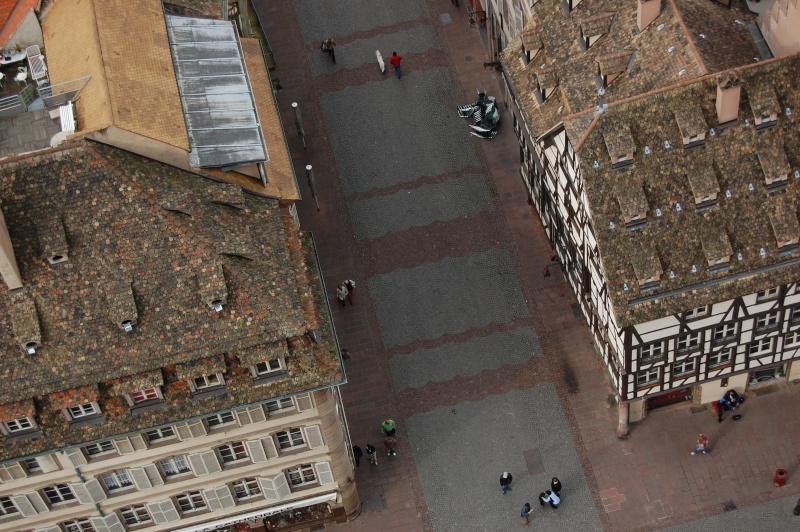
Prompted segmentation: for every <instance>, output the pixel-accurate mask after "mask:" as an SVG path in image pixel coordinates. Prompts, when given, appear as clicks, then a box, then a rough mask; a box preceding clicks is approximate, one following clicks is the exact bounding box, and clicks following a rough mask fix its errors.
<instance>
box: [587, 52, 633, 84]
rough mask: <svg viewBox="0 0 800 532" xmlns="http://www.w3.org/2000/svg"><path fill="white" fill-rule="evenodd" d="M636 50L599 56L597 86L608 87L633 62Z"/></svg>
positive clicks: (628, 68)
mask: <svg viewBox="0 0 800 532" xmlns="http://www.w3.org/2000/svg"><path fill="white" fill-rule="evenodd" d="M634 56H635V53H634V52H618V53H614V54H608V55H603V56H600V57H598V58H597V76H596V78H595V82H596V84H597V88H606V87H608V86H609V85H610V84H611V82H612V81H614V80H615V79H617V78H618V77H619V76H620V75H622V74H623V73H624V72H627V71H628V70H630V68H631V65H632V64H633V58H634Z"/></svg>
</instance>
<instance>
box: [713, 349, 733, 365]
mask: <svg viewBox="0 0 800 532" xmlns="http://www.w3.org/2000/svg"><path fill="white" fill-rule="evenodd" d="M732 352H733V350H732V349H731V348H730V347H729V348H727V349H723V350H722V351H718V352H716V353H711V354H710V355H708V366H709V367H711V368H713V367H716V366H724V365H726V364H730V362H731V353H732Z"/></svg>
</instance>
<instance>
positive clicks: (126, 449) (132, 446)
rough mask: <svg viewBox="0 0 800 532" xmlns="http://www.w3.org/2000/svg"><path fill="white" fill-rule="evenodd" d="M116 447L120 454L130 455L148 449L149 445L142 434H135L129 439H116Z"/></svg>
mask: <svg viewBox="0 0 800 532" xmlns="http://www.w3.org/2000/svg"><path fill="white" fill-rule="evenodd" d="M114 446H115V447H116V448H117V451H119V454H128V453H132V452H135V451H143V450H145V449H147V444H146V443H145V441H144V437H142V435H141V434H133V435H131V436H129V437H127V438H116V439H115V440H114Z"/></svg>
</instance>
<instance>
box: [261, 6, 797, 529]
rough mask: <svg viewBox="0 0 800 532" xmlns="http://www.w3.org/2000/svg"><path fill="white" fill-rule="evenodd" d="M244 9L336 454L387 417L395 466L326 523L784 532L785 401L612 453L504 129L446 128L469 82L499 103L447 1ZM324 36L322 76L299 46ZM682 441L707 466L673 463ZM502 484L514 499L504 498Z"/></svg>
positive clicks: (478, 44)
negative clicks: (340, 411) (697, 441)
mask: <svg viewBox="0 0 800 532" xmlns="http://www.w3.org/2000/svg"><path fill="white" fill-rule="evenodd" d="M254 5H255V8H256V10H257V12H258V14H259V17H260V20H261V21H262V24H263V25H264V30H265V33H266V35H267V37H268V39H269V41H270V45H271V47H272V49H273V52H274V54H275V58H276V62H277V65H278V68H277V69H276V70H275V71H274V72H273V73H272V75H273V80H274V79H275V78H278V79H280V85H281V86H282V87H283V90H282V92H279V93H278V94H277V95H276V97H277V100H278V103H279V106H280V109H281V111H282V118H283V123H284V126H285V127H286V131H287V137H288V139H289V147H290V149H291V151H292V156H293V159H294V163H295V170H296V172H297V175H298V179H299V181H300V182H301V190H302V193H303V196H304V198H305V199H306V201H303V202H301V203H300V204H299V205H298V211H299V216H300V220H301V225H302V227H303V228H304V229H305V230H310V231H312V232H313V234H314V238H315V242H316V245H317V248H318V251H319V257H320V262H321V264H322V270H323V275H324V279H325V282H326V284H327V287H328V292H329V293H330V294H329V297H330V298H331V302H332V303H333V304H332V309H333V312H334V320H335V322H336V328H337V333H338V335H339V339H340V343H341V345H342V346H343V347H346V348H348V350H349V352H350V354H351V355H352V359H351V360H350V361H348V362H347V363H346V366H347V377H348V381H349V382H348V384H347V385H346V386H344V387H343V388H342V394H343V398H344V402H345V408H346V415H347V418H348V421H349V426H350V432H351V435H352V438H353V441H354V442H355V443H356V444H358V445H360V446H361V447H364V445H365V443H366V442H372V443H373V444H374V445H376V447H378V448H379V449H381V450H382V447H383V446H382V444H381V443H380V442H381V436H380V433H379V426H380V422H381V420H382V419H384V418H385V417H392V418H394V419H395V420H397V422H398V438H399V445H398V455H397V456H396V457H391V458H390V457H387V456H386V455H385V454H382V455H381V456H380V457H379V465H378V466H370V465H369V463H368V462H367V461H366V459H365V460H363V462H362V464H361V467H360V468H359V469H358V470H357V481H358V489H359V494H360V496H361V500H362V502H363V512H362V514H361V516H360V517H359V518H358V519H357V520H355V521H354V522H352V523H348V524H347V525H337V526H329V527H328V528H337V529H339V528H341V529H347V530H370V531H373V530H404V531H405V530H409V531H412V530H433V529H436V530H449V529H461V530H506V529H514V528H519V527H521V526H522V525H521V520H520V519H519V517H518V516H519V507H521V506H522V503H523V502H531V503H532V504H533V506H534V526H535V527H536V528H537V529H540V530H565V529H574V530H595V529H600V528H602V529H605V530H632V529H641V530H651V529H659V528H667V527H670V526H681V525H684V524H686V523H690V522H692V521H695V520H698V519H710V520H709V521H707V523H709V524H708V527H709V529H711V530H716V529H720V530H721V526H723V524H724V523H726V521H725V519H728V516H735V515H737V514H739V513H741V514H742V515H743V516H745V515H747V516H755V517H754V518H757V519H764V524H765V527H764V528H765V529H769V530H778V531H780V530H790V529H791V530H797V527H795V528H786V526H787V523H788V524H789V525H791V524H793V523H800V521H798V520H795V521H791V520H790V519H787V513H786V512H787V511H790V510H791V507H787V506H788V505H789V504H790V502H791V499H792V497H794V496H796V495H797V494H798V493H800V483H795V482H793V481H792V480H793V475H796V474H797V473H798V471H797V470H798V467H799V465H798V459H797V457H798V455H800V397H799V395H800V386H797V385H793V384H785V383H783V384H778V385H775V390H776V391H775V393H766V394H763V395H760V396H757V395H756V394H754V393H750V394H748V402H747V403H746V405H745V408H744V410H743V414H744V419H742V420H741V421H739V422H736V424H734V422H733V421H730V420H726V421H725V422H723V423H722V424H717V423H716V417H715V416H713V415H712V414H711V413H710V412H709V411H707V410H704V409H702V408H701V409H697V408H695V409H689V408H686V406H684V405H679V406H677V407H668V408H666V409H662V410H660V411H654V412H652V413H651V414H650V417H649V418H648V419H647V420H646V421H645V422H644V423H641V424H637V425H635V426H634V428H633V430H632V437H631V439H629V440H627V441H619V440H617V439H616V437H615V435H614V428H615V426H616V419H617V409H616V406H615V405H614V404H613V395H611V389H610V388H609V386H608V383H607V380H606V372H605V369H604V368H603V366H602V363H601V362H600V360H599V358H598V357H597V356H596V354H595V352H594V349H593V347H592V345H591V340H590V338H589V336H588V332H587V330H586V327H585V325H584V322H583V320H582V319H581V318H580V317H579V316H577V315H576V310H575V309H576V308H577V307H576V306H575V305H574V298H573V296H572V294H571V292H570V290H569V288H568V286H567V285H566V283H565V282H564V279H563V277H562V276H561V274H560V273H559V272H557V271H556V270H553V273H554V274H553V276H552V277H551V278H549V279H544V278H543V277H542V274H541V271H542V268H543V265H544V264H546V263H548V262H549V257H550V255H551V251H550V247H549V244H548V242H547V240H546V238H545V236H544V234H543V231H542V229H541V226H540V224H539V221H538V219H537V218H536V216H535V215H534V212H533V210H532V208H531V207H530V206H529V205H528V204H527V203H526V201H525V197H526V196H525V190H524V187H523V185H522V182H521V180H520V178H519V173H518V172H519V170H518V164H519V146H518V144H517V141H516V139H515V137H514V135H513V130H512V128H511V123H510V117H509V116H508V114H507V113H504V114H503V121H504V122H503V123H502V124H501V127H500V133H499V134H498V136H497V137H495V138H494V139H492V140H490V141H485V140H479V139H476V138H474V137H471V136H469V135H468V133H467V125H466V123H465V122H463V121H461V120H460V119H458V118H457V116H456V113H455V108H456V106H457V105H458V104H462V103H467V102H470V101H472V100H474V98H475V91H476V89H478V88H483V89H486V90H487V91H488V92H489V94H493V95H495V96H497V97H498V99H500V97H501V90H500V86H499V83H500V81H501V80H500V77H499V74H498V73H495V72H493V71H491V70H486V69H484V68H483V66H482V65H483V61H485V60H486V54H485V50H484V48H483V44H482V41H481V39H480V36H479V33H478V29H475V28H469V27H468V25H467V13H466V10H465V9H464V6H463V5H462V8H461V9H460V10H457V9H456V8H455V6H454V5H453V4H452V3H450V2H447V1H446V0H431V1H427V2H426V1H423V0H408V1H404V2H395V3H392V4H385V5H384V3H375V2H368V1H367V0H341V1H337V2H334V3H326V4H325V8H324V10H322V9H320V7H319V3H316V2H311V1H310V0H295V1H294V2H282V3H280V4H279V5H276V3H273V2H267V1H266V0H254ZM328 36H334V37H335V39H336V42H337V45H338V46H337V48H336V57H337V64H336V65H333V64H332V62H330V61H329V59H328V56H327V55H325V54H322V53H321V52H320V51H319V42H320V41H321V40H322V39H323V38H325V37H328ZM376 49H380V50H381V51H382V53H383V56H384V59H388V56H389V55H391V51H392V50H394V49H396V50H397V51H398V53H400V54H401V55H403V56H404V60H403V78H402V79H401V80H397V79H395V78H394V75H393V73H392V72H389V71H388V70H387V72H386V73H385V74H381V73H380V71H379V70H378V67H377V63H376V61H375V50H376ZM291 102H297V103H298V104H299V106H300V109H301V113H302V115H303V122H304V126H305V131H306V135H307V143H308V148H307V149H303V146H302V143H301V142H300V139H299V137H298V136H297V134H296V130H295V128H294V117H293V114H292V110H291V107H290V104H291ZM306 164H312V165H313V167H314V172H315V178H316V183H317V192H318V197H319V204H320V209H321V210H320V211H319V212H317V210H316V208H315V206H314V203H313V201H311V195H310V191H309V189H308V186H307V185H306V183H305V171H304V170H303V168H304V167H305V165H306ZM345 278H352V279H355V280H356V283H357V288H356V291H355V296H356V300H355V305H353V306H350V305H348V306H347V307H346V308H341V307H340V306H339V305H338V304H336V301H335V296H334V295H333V292H334V289H335V286H336V285H337V284H338V283H339V282H341V281H342V280H343V279H345ZM770 386H772V385H770ZM695 410H698V412H694V411H695ZM493 413H494V415H493ZM700 431H703V432H706V433H707V434H708V435H709V436H710V437H711V443H712V445H713V449H712V454H711V455H710V456H689V451H690V450H691V446H692V443H693V441H694V438H695V437H696V434H697V433H698V432H700ZM776 467H786V468H787V469H789V471H790V477H789V478H790V483H789V485H787V486H786V487H784V488H781V489H776V488H775V487H774V486H772V485H771V479H772V472H773V471H774V469H775V468H776ZM505 469H508V470H510V471H511V472H512V473H513V474H514V477H515V483H514V485H515V488H516V489H514V490H513V491H512V492H511V493H510V494H509V495H506V496H505V497H504V496H503V495H501V494H500V492H499V484H498V478H499V475H500V473H502V471H503V470H505ZM552 475H558V476H560V477H562V481H564V486H565V488H564V495H565V497H564V502H563V504H562V507H561V508H559V510H557V511H550V509H549V508H545V509H540V507H539V505H538V504H535V503H536V495H537V494H538V492H539V491H542V490H543V489H545V487H546V485H547V481H548V479H549V478H550V476H552ZM495 477H497V478H495ZM493 497H496V501H495V500H494V499H493ZM733 506H735V507H737V508H738V509H736V510H730V508H732V507H733ZM792 506H793V505H792ZM726 507H727V508H728V509H729V510H728V511H726V510H725V508H726ZM771 518H772V520H771ZM705 523H706V521H704V522H703V524H702V526H703V527H705V526H706V524H705ZM714 527H718V528H714ZM728 529H731V528H728Z"/></svg>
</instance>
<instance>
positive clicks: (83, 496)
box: [69, 478, 108, 504]
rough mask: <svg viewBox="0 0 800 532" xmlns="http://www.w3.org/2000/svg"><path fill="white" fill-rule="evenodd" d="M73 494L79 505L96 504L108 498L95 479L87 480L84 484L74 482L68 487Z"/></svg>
mask: <svg viewBox="0 0 800 532" xmlns="http://www.w3.org/2000/svg"><path fill="white" fill-rule="evenodd" d="M69 487H70V488H72V491H73V493H75V496H76V497H77V498H78V501H80V503H81V504H94V503H96V502H100V501H104V500H106V499H107V498H108V495H106V492H105V491H104V490H103V487H102V486H101V485H100V481H99V480H97V479H96V478H93V479H91V480H87V481H86V482H84V483H82V484H81V483H80V482H75V483H74V484H70V485H69Z"/></svg>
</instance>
